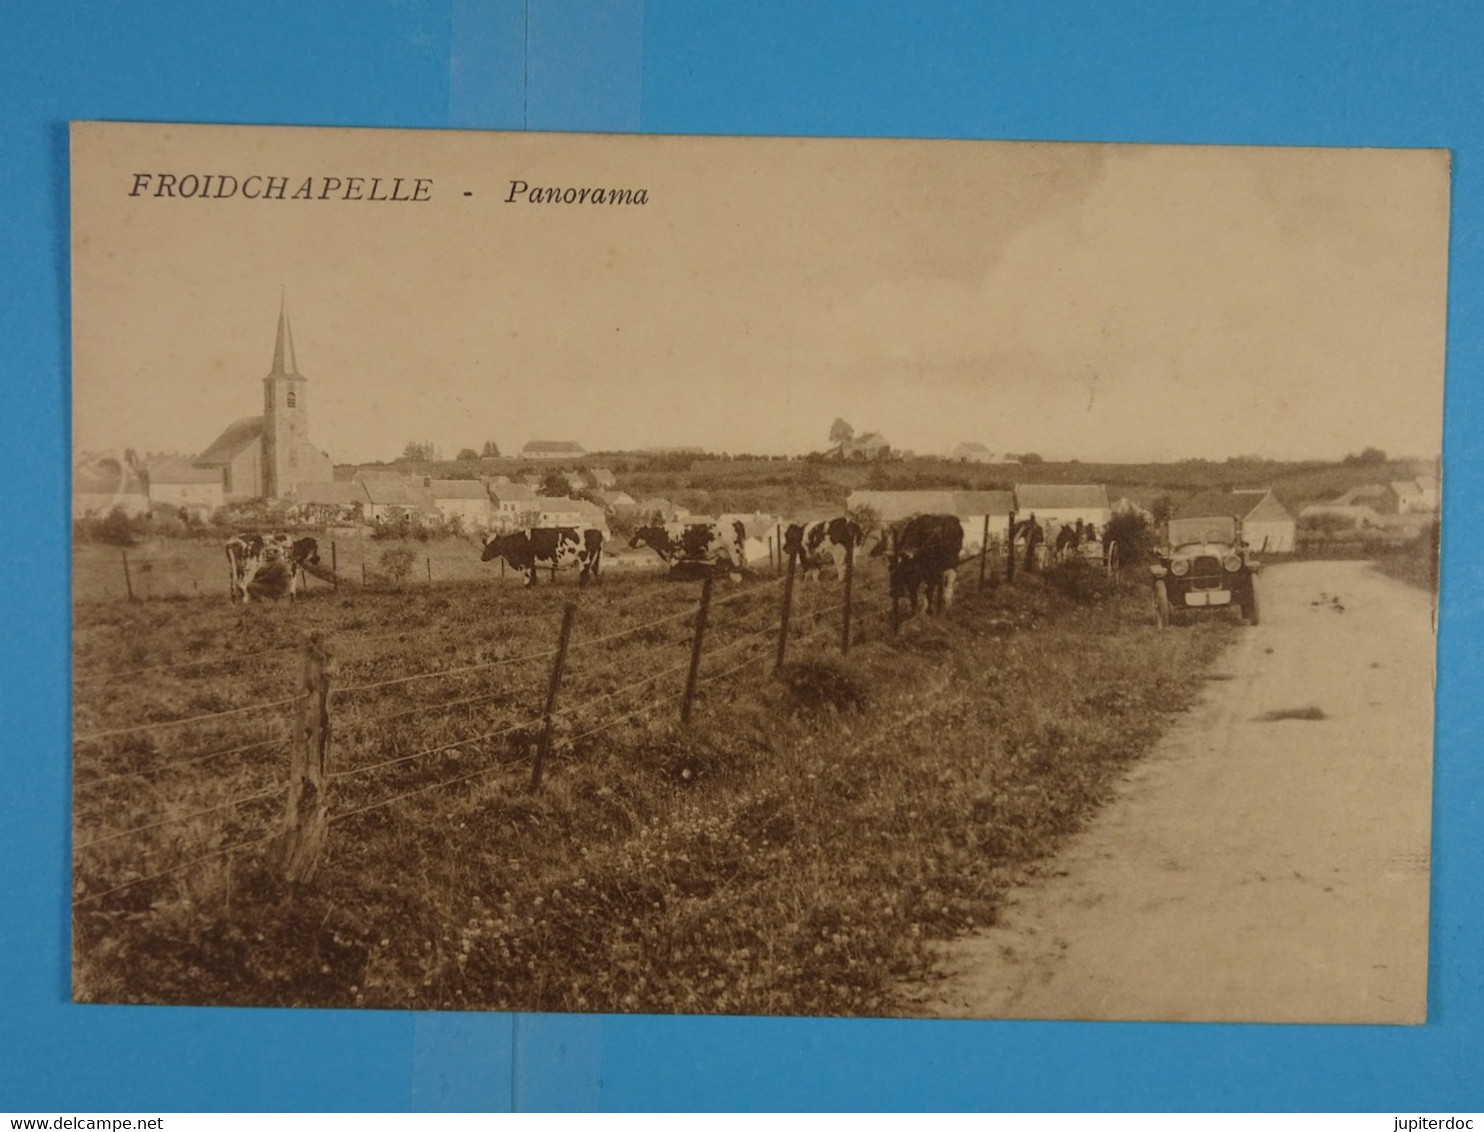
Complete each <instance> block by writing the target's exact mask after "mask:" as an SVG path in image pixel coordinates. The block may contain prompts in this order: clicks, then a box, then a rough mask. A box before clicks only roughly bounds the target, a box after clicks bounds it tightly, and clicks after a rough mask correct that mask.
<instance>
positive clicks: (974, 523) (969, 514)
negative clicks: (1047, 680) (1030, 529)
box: [845, 489, 1015, 553]
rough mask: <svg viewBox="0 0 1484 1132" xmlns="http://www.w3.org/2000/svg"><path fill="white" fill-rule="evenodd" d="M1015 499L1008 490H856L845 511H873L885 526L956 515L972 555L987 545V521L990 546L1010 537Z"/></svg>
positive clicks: (851, 495) (966, 551) (853, 512)
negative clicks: (917, 518)
mask: <svg viewBox="0 0 1484 1132" xmlns="http://www.w3.org/2000/svg"><path fill="white" fill-rule="evenodd" d="M1014 502H1015V497H1014V495H1013V493H1011V492H1008V491H956V490H950V489H943V490H928V491H853V492H851V493H850V496H849V498H847V499H846V501H845V509H846V511H847V512H849V513H851V514H857V513H859V512H860V511H861V509H862V508H867V507H868V508H870V510H871V512H872V513H873V514H874V515H875V517H876V519H877V520H878V521H879V522H880V523H881V525H882V526H888V525H890V524H892V523H900V522H902V521H903V520H905V519H910V518H911V517H912V516H913V515H954V516H957V518H958V520H959V522H960V523H962V524H963V528H964V551H965V553H973V552H976V551H978V550H981V549H982V548H983V546H984V530H985V524H986V521H987V522H988V526H989V540H990V545H991V546H993V545H996V544H999V543H1003V542H1004V540H1005V539H1006V538H1007V537H1008V536H1009V529H1010V512H1011V510H1012V508H1013V506H1014Z"/></svg>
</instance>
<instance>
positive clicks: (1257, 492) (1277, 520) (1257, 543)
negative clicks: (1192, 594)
mask: <svg viewBox="0 0 1484 1132" xmlns="http://www.w3.org/2000/svg"><path fill="white" fill-rule="evenodd" d="M1365 510H1366V511H1371V508H1369V507H1366V508H1365ZM1372 513H1373V514H1374V512H1372ZM1175 515H1176V516H1177V517H1181V518H1192V519H1203V518H1208V517H1211V516H1217V515H1224V516H1229V517H1231V518H1233V519H1236V520H1238V521H1239V522H1240V523H1241V524H1242V539H1243V540H1244V541H1245V542H1246V543H1247V545H1248V546H1249V547H1250V548H1251V549H1252V550H1254V551H1256V552H1257V553H1259V554H1292V553H1293V550H1294V543H1295V541H1296V539H1297V537H1298V522H1297V520H1295V519H1294V517H1293V515H1291V514H1290V513H1289V511H1288V508H1286V507H1284V506H1283V504H1282V503H1280V502H1279V501H1278V497H1277V496H1275V495H1274V494H1273V493H1272V491H1270V490H1269V489H1268V488H1265V487H1264V488H1250V489H1238V490H1236V491H1227V492H1220V491H1207V492H1202V493H1200V494H1199V495H1194V496H1192V497H1190V498H1189V499H1186V500H1184V501H1182V502H1181V503H1180V504H1179V506H1177V507H1176V508H1175Z"/></svg>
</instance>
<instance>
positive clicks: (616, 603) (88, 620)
mask: <svg viewBox="0 0 1484 1132" xmlns="http://www.w3.org/2000/svg"><path fill="white" fill-rule="evenodd" d="M435 565H436V564H435ZM965 575H966V577H965V580H964V581H962V582H961V584H960V587H959V601H958V603H957V605H956V606H955V608H954V609H953V611H952V613H951V614H950V616H948V617H946V618H936V619H930V618H927V617H917V618H913V619H911V620H909V621H907V622H906V623H905V625H904V626H903V629H902V631H901V633H900V634H899V635H896V636H893V635H892V633H891V630H890V624H889V618H888V615H887V608H888V607H887V602H886V599H885V586H884V579H883V578H882V576H881V573H880V564H879V563H870V564H863V566H862V568H861V570H860V571H859V572H858V574H857V578H856V585H857V595H858V599H859V600H858V602H857V603H856V606H855V614H854V627H855V628H854V633H853V642H854V643H853V645H852V649H851V652H850V654H849V656H848V657H846V658H841V656H840V655H839V650H838V636H839V620H838V619H839V616H840V614H839V602H840V586H839V583H838V582H836V581H830V580H826V581H824V582H822V583H819V584H816V585H808V586H806V585H800V586H798V587H797V588H796V591H795V595H794V597H795V616H794V640H793V642H792V643H791V645H790V659H789V663H788V664H787V665H786V666H785V668H784V669H783V670H782V671H781V672H780V673H779V674H778V676H776V677H775V676H773V675H772V674H771V669H772V654H773V649H774V647H775V641H776V637H775V635H776V626H777V616H778V608H779V598H780V596H781V584H780V583H779V582H778V581H777V580H776V579H774V578H771V577H762V578H754V579H749V580H747V581H745V582H743V583H741V584H737V585H734V584H731V583H718V584H717V586H716V589H715V591H714V600H713V605H712V608H711V610H710V619H709V626H708V630H707V641H708V645H707V648H706V649H705V651H704V654H703V657H704V659H703V663H702V667H701V670H700V685H699V688H700V691H699V695H698V698H697V701H696V707H695V712H694V715H693V717H692V719H691V721H690V722H689V724H688V725H682V724H681V723H680V722H679V718H678V701H679V693H680V690H681V688H682V687H683V685H684V680H685V669H686V667H687V661H688V655H689V654H688V642H689V639H690V635H691V625H692V620H693V617H692V614H693V611H694V609H695V602H696V599H697V594H698V590H699V588H700V587H699V584H698V583H667V582H660V581H658V580H656V579H652V578H641V577H623V576H622V575H620V576H617V577H614V578H613V579H611V580H610V581H608V582H605V583H604V585H603V586H601V587H599V588H588V589H585V590H582V591H579V590H578V589H577V588H576V587H575V586H573V585H571V584H570V581H569V582H568V584H566V585H562V584H560V583H559V584H558V585H555V586H552V585H542V586H539V587H538V588H537V589H536V590H535V591H531V592H522V591H521V590H520V589H518V588H517V587H514V586H499V587H495V586H491V585H489V584H488V583H487V582H485V583H464V582H457V581H452V582H446V583H443V584H436V585H432V586H428V585H426V584H425V585H423V586H421V587H409V588H408V589H407V590H405V591H404V592H401V593H398V592H392V591H381V590H376V589H366V590H361V589H359V588H351V589H346V588H342V590H341V591H340V592H339V593H338V594H336V593H332V592H331V591H329V590H328V589H325V590H322V591H318V592H315V593H312V594H311V595H310V597H309V598H308V600H305V601H302V602H300V603H299V604H298V605H297V607H290V606H288V605H287V604H286V603H284V604H281V605H259V606H252V607H248V608H246V609H244V608H242V607H232V606H229V605H227V603H226V602H225V601H221V600H219V599H217V600H206V599H202V600H199V601H192V600H179V601H168V602H167V601H156V602H134V603H128V602H104V601H93V602H81V603H79V604H78V605H77V606H76V608H75V611H74V634H75V660H74V664H75V674H76V676H75V679H76V694H75V699H74V727H75V732H76V735H77V743H76V747H75V754H74V925H73V926H74V932H73V940H74V995H75V997H76V998H78V999H79V1000H82V1001H113V1002H160V1003H205V1002H211V1003H234V1004H259V1005H317V1006H368V1007H393V1008H417V1009H448V1008H454V1009H457V1008H479V1009H502V1010H505V1009H518V1010H576V1011H588V1010H590V1011H648V1012H703V1013H749V1014H825V1015H860V1014H867V1015H882V1014H891V1013H893V1012H894V1011H895V1010H896V1008H897V1005H898V1004H897V1002H896V999H895V998H894V993H895V991H894V988H895V987H897V986H898V985H899V984H900V982H901V980H903V979H905V978H910V977H913V976H919V975H922V974H923V973H924V972H925V971H926V970H927V969H928V954H927V950H926V948H925V946H924V945H925V943H926V941H927V940H929V939H932V938H943V937H947V936H951V935H953V934H955V933H959V932H963V931H967V930H971V929H972V928H974V927H977V926H981V925H984V924H988V923H991V922H992V921H993V919H994V916H995V913H996V908H997V907H998V905H999V902H1000V900H1001V898H1002V896H1003V894H1004V892H1005V891H1006V888H1007V886H1008V885H1009V884H1010V883H1011V882H1012V880H1013V878H1014V877H1015V875H1016V873H1017V870H1019V869H1021V868H1023V867H1024V866H1025V865H1026V864H1028V863H1029V862H1031V861H1033V860H1035V859H1037V858H1039V857H1041V856H1043V855H1045V854H1046V853H1048V852H1050V851H1051V850H1053V849H1054V848H1055V847H1056V845H1057V844H1058V843H1059V841H1060V839H1061V838H1062V837H1064V836H1065V835H1066V834H1067V833H1068V832H1070V831H1071V830H1073V829H1075V828H1076V827H1077V826H1078V825H1079V824H1080V823H1081V822H1082V821H1083V820H1084V818H1085V817H1086V816H1087V814H1088V813H1090V812H1091V811H1092V810H1093V809H1094V808H1095V807H1096V806H1097V805H1098V804H1099V803H1100V802H1101V801H1102V800H1103V799H1104V798H1105V797H1106V795H1107V792H1108V790H1109V788H1110V786H1111V784H1112V782H1113V780H1114V778H1115V777H1116V775H1117V774H1118V772H1119V771H1120V770H1121V769H1122V768H1123V767H1124V766H1126V765H1127V764H1128V763H1129V762H1130V761H1131V760H1132V759H1135V758H1137V757H1138V756H1139V755H1140V754H1141V753H1142V752H1144V751H1145V750H1147V749H1148V747H1149V745H1150V744H1151V743H1152V742H1153V741H1154V740H1155V739H1156V738H1157V736H1158V735H1159V734H1160V733H1161V732H1162V731H1163V730H1164V728H1165V727H1166V725H1167V723H1168V721H1169V720H1170V718H1171V716H1172V715H1173V714H1174V713H1176V712H1179V711H1181V710H1183V709H1185V708H1186V707H1188V706H1189V704H1190V703H1191V701H1192V700H1193V698H1194V696H1195V695H1196V694H1197V692H1198V690H1199V688H1200V686H1201V681H1202V676H1203V673H1204V671H1205V670H1206V668H1207V667H1208V665H1209V663H1210V661H1211V660H1212V659H1213V658H1214V657H1215V655H1216V654H1217V653H1218V652H1219V651H1220V649H1221V648H1222V647H1223V645H1224V644H1225V642H1226V641H1227V640H1228V639H1229V637H1230V634H1231V633H1232V632H1233V631H1234V629H1233V627H1232V626H1230V625H1227V624H1225V623H1211V622H1204V623H1202V624H1199V625H1195V626H1192V627H1190V628H1188V629H1184V630H1181V631H1178V632H1166V633H1163V634H1161V633H1159V632H1158V631H1156V630H1155V629H1154V628H1153V627H1152V625H1151V624H1150V619H1149V616H1148V609H1147V594H1146V593H1145V591H1144V589H1143V587H1142V586H1139V585H1137V584H1131V585H1130V586H1129V587H1128V588H1111V589H1110V588H1109V587H1106V586H1101V585H1099V586H1091V587H1088V586H1085V585H1078V586H1069V587H1059V586H1057V585H1056V584H1055V583H1054V580H1043V579H1041V578H1037V577H1031V578H1022V579H1017V582H1016V584H1015V585H1014V586H1004V585H997V586H995V585H992V586H988V587H986V588H985V589H984V590H983V591H982V592H978V591H977V587H976V585H975V584H974V582H973V581H972V577H973V572H972V571H965ZM1071 594H1075V595H1077V597H1078V598H1080V600H1074V598H1073V597H1071V596H1068V595H1071ZM572 599H575V600H576V601H577V603H578V613H577V620H576V627H575V628H574V632H573V646H572V650H571V652H570V655H569V657H568V660H567V675H566V676H565V677H564V680H563V684H562V694H561V698H560V699H559V700H558V711H559V712H560V713H561V714H559V716H558V718H557V721H556V722H557V726H556V729H555V732H554V734H555V742H554V745H553V754H552V759H551V761H550V762H549V764H548V766H547V767H546V774H545V781H544V783H543V785H542V788H541V789H540V791H539V792H536V793H532V792H531V791H530V790H529V789H528V781H529V775H530V759H531V754H532V744H533V740H534V737H535V734H536V727H535V726H534V722H535V720H536V717H537V716H538V715H539V713H540V708H541V703H542V697H543V694H544V690H545V684H546V679H547V673H548V670H549V665H550V663H551V661H550V653H551V651H552V649H553V647H554V643H555V637H556V628H557V624H558V622H559V620H560V614H561V608H562V605H563V604H564V603H565V602H566V601H568V600H572ZM311 629H314V630H319V631H321V632H323V633H325V634H326V635H327V636H328V637H329V639H330V641H331V643H332V647H333V648H334V650H335V652H336V654H337V658H338V663H339V672H338V673H337V675H336V677H335V685H334V687H335V689H336V691H335V692H334V693H333V696H332V721H333V724H332V726H333V740H332V755H331V760H332V764H331V769H332V774H333V776H334V777H333V778H332V788H331V796H330V812H331V827H330V840H329V851H328V856H327V859H326V861H325V863H324V865H323V866H322V867H321V869H320V871H319V873H318V874H317V876H316V877H315V879H314V880H313V881H312V882H310V883H308V884H304V885H297V886H290V885H287V884H286V883H285V882H283V881H282V880H281V879H280V874H279V871H278V868H277V864H276V860H275V854H274V851H275V848H276V841H275V835H276V833H277V831H278V828H279V826H278V823H279V821H280V815H281V813H282V809H283V784H284V782H285V780H286V772H287V765H288V752H287V738H286V737H287V730H288V725H287V715H286V712H287V710H288V709H287V707H286V706H284V705H282V704H281V703H280V701H282V700H283V699H284V698H285V697H287V696H288V694H289V692H290V690H291V687H292V681H293V674H294V671H295V664H296V663H297V660H296V649H297V646H298V644H299V642H300V640H301V639H302V636H303V634H304V632H305V631H306V630H311ZM162 666H168V667H162ZM239 709H243V710H239ZM204 717H209V718H204ZM182 719H193V720H195V722H192V723H188V724H178V723H171V722H170V721H178V720H182ZM156 724H161V725H163V726H156ZM236 847H240V848H236Z"/></svg>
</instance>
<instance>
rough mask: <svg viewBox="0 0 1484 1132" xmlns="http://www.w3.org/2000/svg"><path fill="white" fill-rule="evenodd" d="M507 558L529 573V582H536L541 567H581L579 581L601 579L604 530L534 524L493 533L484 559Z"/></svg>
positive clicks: (512, 563)
mask: <svg viewBox="0 0 1484 1132" xmlns="http://www.w3.org/2000/svg"><path fill="white" fill-rule="evenodd" d="M496 558H503V559H505V561H506V562H508V563H510V565H511V566H512V567H513V568H514V569H516V570H523V571H525V574H526V585H528V586H534V585H535V584H536V571H537V570H539V569H549V570H567V569H571V568H572V567H573V566H577V567H580V568H581V572H580V573H579V574H578V576H577V584H578V585H579V586H585V585H587V583H588V580H589V579H592V580H593V581H595V582H596V581H597V580H598V567H599V566H601V565H602V561H603V532H602V531H600V530H597V529H596V528H593V527H589V528H588V529H587V530H584V531H579V530H578V529H577V528H576V527H533V528H532V529H531V530H529V531H516V532H514V533H513V534H508V535H491V536H490V537H489V538H487V539H485V541H484V555H483V559H482V560H483V561H485V562H493V561H494V560H495V559H496Z"/></svg>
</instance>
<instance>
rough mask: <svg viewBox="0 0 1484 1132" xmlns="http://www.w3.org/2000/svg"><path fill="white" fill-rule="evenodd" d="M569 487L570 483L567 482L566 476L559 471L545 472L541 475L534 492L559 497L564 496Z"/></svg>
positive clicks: (554, 497)
mask: <svg viewBox="0 0 1484 1132" xmlns="http://www.w3.org/2000/svg"><path fill="white" fill-rule="evenodd" d="M571 487H572V485H571V484H569V483H568V482H567V477H566V476H564V475H562V473H561V472H547V473H546V474H545V475H544V476H542V477H541V486H540V487H538V488H537V489H536V494H537V495H545V496H547V497H548V498H552V499H561V498H565V496H566V494H567V492H568V491H570V490H571Z"/></svg>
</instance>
